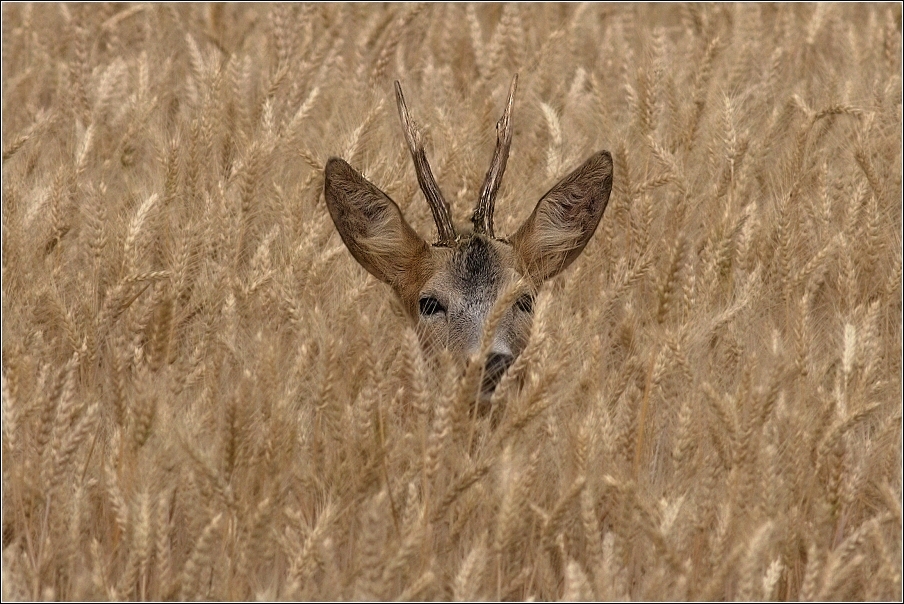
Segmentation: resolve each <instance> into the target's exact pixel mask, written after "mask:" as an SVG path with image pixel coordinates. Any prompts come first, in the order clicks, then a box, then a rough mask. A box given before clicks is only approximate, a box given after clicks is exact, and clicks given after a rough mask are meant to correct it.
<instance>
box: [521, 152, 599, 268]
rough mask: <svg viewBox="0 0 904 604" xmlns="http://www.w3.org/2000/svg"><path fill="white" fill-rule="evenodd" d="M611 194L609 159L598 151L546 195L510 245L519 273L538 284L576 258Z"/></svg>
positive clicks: (590, 235)
mask: <svg viewBox="0 0 904 604" xmlns="http://www.w3.org/2000/svg"><path fill="white" fill-rule="evenodd" d="M611 190H612V156H611V155H610V154H609V152H608V151H600V152H599V153H597V154H595V155H593V156H592V157H591V158H590V159H588V160H587V161H585V162H584V163H583V165H581V167H579V168H578V169H577V170H575V171H574V172H572V173H571V174H569V175H568V176H566V177H565V178H563V179H562V180H561V181H559V182H558V183H557V184H556V185H555V186H554V187H553V188H552V189H550V190H549V192H548V193H546V195H544V196H543V197H542V198H541V199H540V201H539V202H538V203H537V207H535V208H534V212H533V214H531V215H530V217H529V218H528V219H527V220H525V221H524V224H523V225H521V228H520V229H518V232H517V233H515V235H514V236H513V237H511V239H510V241H511V243H512V246H513V247H514V248H515V253H516V255H517V256H518V257H519V260H520V262H521V267H520V268H521V271H522V273H523V274H525V275H527V276H528V277H530V279H531V280H532V281H533V282H534V283H536V284H540V283H542V282H543V281H546V280H547V279H549V278H551V277H554V276H556V275H557V274H559V273H560V272H561V271H562V270H563V269H565V268H566V267H567V266H568V265H569V264H571V263H572V261H574V259H575V258H577V257H578V256H579V255H580V254H581V252H582V251H583V250H584V246H586V245H587V242H588V241H590V237H592V236H593V233H594V231H596V227H597V225H598V224H599V222H600V219H601V218H602V217H603V211H605V209H606V204H608V203H609V193H610V192H611Z"/></svg>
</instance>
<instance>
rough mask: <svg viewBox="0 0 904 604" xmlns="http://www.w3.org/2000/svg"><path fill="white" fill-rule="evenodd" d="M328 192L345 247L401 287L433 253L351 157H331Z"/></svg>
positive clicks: (372, 270)
mask: <svg viewBox="0 0 904 604" xmlns="http://www.w3.org/2000/svg"><path fill="white" fill-rule="evenodd" d="M323 196H324V198H325V199H326V206H327V208H329V211H330V216H331V217H332V218H333V223H334V224H335V225H336V230H337V231H339V235H340V236H341V237H342V241H343V242H344V243H345V247H347V248H348V251H349V252H351V254H352V256H354V258H355V260H357V261H358V263H359V264H360V265H361V266H363V267H364V268H365V269H367V271H368V272H369V273H370V274H371V275H373V276H374V277H376V278H377V279H379V280H381V281H383V282H385V283H388V284H389V285H392V286H393V287H394V288H396V289H399V288H400V287H401V285H402V283H401V282H402V281H403V280H404V279H405V277H406V273H407V272H409V271H410V270H411V269H412V267H413V266H415V265H416V263H417V262H418V261H419V260H420V259H421V258H423V257H424V255H425V254H427V253H429V252H428V248H429V246H428V245H427V242H426V241H424V240H423V239H421V237H420V236H419V235H418V234H417V233H416V232H415V231H414V229H412V228H411V226H410V225H409V224H408V223H407V222H406V221H405V218H404V217H403V216H402V211H401V210H400V209H399V206H397V205H396V203H395V202H394V201H393V200H391V199H390V198H389V197H388V196H387V195H386V194H385V193H384V192H383V191H381V190H380V189H378V188H377V187H376V186H374V185H373V184H372V183H370V182H369V181H368V180H367V179H366V178H364V177H363V176H361V174H359V173H358V172H357V171H356V170H355V169H354V168H352V167H351V166H350V165H349V164H348V163H347V162H346V161H344V160H341V159H339V158H337V157H332V158H330V160H329V161H328V162H327V163H326V169H325V170H324V184H323Z"/></svg>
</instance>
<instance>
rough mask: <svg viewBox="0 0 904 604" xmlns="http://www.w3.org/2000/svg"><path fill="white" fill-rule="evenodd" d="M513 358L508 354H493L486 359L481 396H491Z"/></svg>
mask: <svg viewBox="0 0 904 604" xmlns="http://www.w3.org/2000/svg"><path fill="white" fill-rule="evenodd" d="M514 360H515V357H514V356H512V355H510V354H499V353H493V354H491V355H490V356H489V357H487V364H486V365H485V366H484V368H483V383H482V384H481V388H480V390H481V392H482V393H483V394H492V393H493V391H494V390H495V389H496V386H497V385H498V384H499V380H501V379H502V374H504V373H505V370H506V369H508V368H509V366H510V365H511V364H512V362H513V361H514Z"/></svg>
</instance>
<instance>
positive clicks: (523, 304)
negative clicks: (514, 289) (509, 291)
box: [515, 294, 534, 313]
mask: <svg viewBox="0 0 904 604" xmlns="http://www.w3.org/2000/svg"><path fill="white" fill-rule="evenodd" d="M515 307H516V308H517V309H518V310H520V311H521V312H526V313H532V312H534V296H533V294H523V295H522V296H521V297H520V298H518V299H517V300H515Z"/></svg>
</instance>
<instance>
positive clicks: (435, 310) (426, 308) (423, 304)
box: [417, 296, 446, 316]
mask: <svg viewBox="0 0 904 604" xmlns="http://www.w3.org/2000/svg"><path fill="white" fill-rule="evenodd" d="M417 304H418V307H419V308H420V311H421V314H422V315H424V316H430V315H436V314H439V313H441V312H446V307H445V306H443V305H442V304H440V303H439V300H437V299H436V298H434V297H432V296H424V297H423V298H421V299H420V300H418V303H417Z"/></svg>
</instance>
